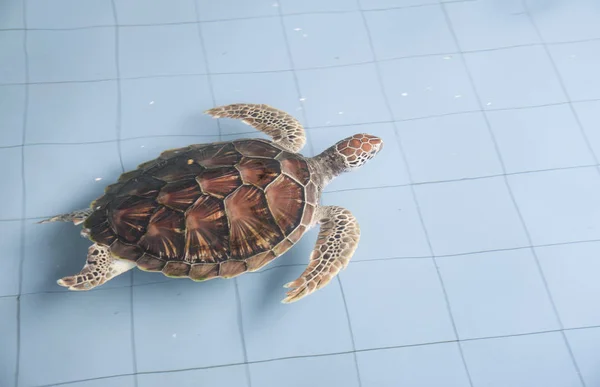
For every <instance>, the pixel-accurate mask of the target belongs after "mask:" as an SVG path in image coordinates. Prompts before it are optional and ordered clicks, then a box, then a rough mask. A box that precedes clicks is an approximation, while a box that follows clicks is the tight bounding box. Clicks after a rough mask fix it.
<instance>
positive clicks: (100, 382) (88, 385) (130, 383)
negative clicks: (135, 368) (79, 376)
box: [68, 375, 136, 387]
mask: <svg viewBox="0 0 600 387" xmlns="http://www.w3.org/2000/svg"><path fill="white" fill-rule="evenodd" d="M68 386H70V387H134V386H136V384H135V376H134V375H129V376H117V377H112V378H101V379H94V380H86V381H83V382H75V383H69V384H68Z"/></svg>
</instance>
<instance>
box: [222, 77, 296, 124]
mask: <svg viewBox="0 0 600 387" xmlns="http://www.w3.org/2000/svg"><path fill="white" fill-rule="evenodd" d="M210 78H211V81H212V85H213V90H214V93H215V104H216V105H217V106H221V105H228V104H231V103H243V102H245V103H265V104H268V105H271V106H273V107H276V108H277V109H281V110H283V111H285V112H287V113H289V114H291V115H293V116H294V117H295V118H296V119H297V120H299V121H300V122H301V123H303V124H305V122H304V114H303V112H302V102H301V101H300V96H299V95H298V89H297V88H296V82H295V80H294V74H293V73H292V72H290V71H285V72H272V73H253V74H227V75H211V76H210ZM220 121H221V129H222V133H223V134H233V133H243V132H248V131H252V130H253V129H252V128H251V127H249V126H248V125H246V124H244V123H243V122H242V121H240V120H220ZM256 132H257V133H258V131H256Z"/></svg>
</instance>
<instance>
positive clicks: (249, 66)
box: [201, 18, 291, 73]
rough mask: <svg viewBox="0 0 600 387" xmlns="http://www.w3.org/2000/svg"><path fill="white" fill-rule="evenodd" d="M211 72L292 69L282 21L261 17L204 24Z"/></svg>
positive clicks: (203, 33)
mask: <svg viewBox="0 0 600 387" xmlns="http://www.w3.org/2000/svg"><path fill="white" fill-rule="evenodd" d="M201 27H202V35H203V38H204V45H205V48H206V55H207V57H208V67H209V70H210V72H211V73H236V72H238V73H244V72H251V71H281V70H289V69H290V68H291V64H290V61H289V58H288V55H286V43H285V38H284V35H283V34H284V32H283V31H282V26H281V22H280V20H279V18H259V19H245V20H230V21H220V22H211V23H204V24H202V25H201Z"/></svg>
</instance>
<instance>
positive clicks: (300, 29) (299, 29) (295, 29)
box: [294, 28, 302, 31]
mask: <svg viewBox="0 0 600 387" xmlns="http://www.w3.org/2000/svg"><path fill="white" fill-rule="evenodd" d="M294 31H302V28H294Z"/></svg>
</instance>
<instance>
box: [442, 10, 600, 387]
mask: <svg viewBox="0 0 600 387" xmlns="http://www.w3.org/2000/svg"><path fill="white" fill-rule="evenodd" d="M522 5H523V7H524V8H525V11H526V12H527V13H528V11H527V7H526V5H525V0H522ZM441 7H442V10H443V12H444V17H445V18H446V22H447V23H448V26H449V27H450V32H451V34H452V37H453V39H454V41H455V42H456V44H459V43H458V37H457V36H456V33H455V31H454V27H453V24H452V20H451V19H450V16H449V15H448V12H447V10H446V7H445V6H444V5H443V4H442V5H441ZM534 27H535V25H534ZM535 28H537V27H535ZM538 33H539V32H538ZM540 38H541V37H540ZM461 61H462V63H463V66H464V68H465V71H466V73H467V77H468V78H469V82H470V84H471V88H472V90H473V93H474V95H475V98H476V100H477V104H478V105H479V107H480V109H482V110H483V103H482V101H481V97H480V95H479V92H478V91H477V87H476V86H475V82H474V79H473V76H472V74H471V69H470V68H469V66H468V64H467V62H466V60H465V58H464V56H462V55H461ZM565 96H567V99H568V95H566V94H565ZM483 117H484V120H485V124H486V127H487V130H488V133H489V134H490V136H491V139H492V142H493V144H494V149H495V151H496V157H498V159H499V161H500V166H501V168H502V173H503V180H504V185H505V187H506V189H507V192H508V194H509V196H510V200H511V202H512V204H513V207H514V209H515V211H516V212H517V215H518V217H519V221H520V223H521V227H523V231H524V233H525V236H526V238H527V241H528V244H529V245H530V246H533V239H532V238H531V234H530V232H529V229H528V227H527V224H526V222H525V218H524V217H523V214H522V213H521V210H520V208H519V205H518V203H517V200H516V197H515V195H514V193H513V191H512V187H511V186H510V182H509V180H508V176H507V173H506V166H505V164H504V159H503V157H502V153H501V152H500V147H499V145H498V142H497V139H496V136H495V134H494V131H493V130H492V126H491V124H490V121H489V118H488V114H487V113H486V112H485V111H484V112H483ZM595 161H596V162H597V160H595ZM529 250H530V251H531V254H532V256H533V258H534V261H535V264H536V268H537V271H538V274H539V276H540V279H541V280H542V283H543V285H544V290H545V293H546V296H547V297H548V300H549V301H550V304H551V306H552V310H553V312H554V313H553V314H554V318H555V320H556V322H557V323H558V326H559V328H560V334H561V335H562V338H563V340H564V342H565V345H566V348H567V350H568V352H569V355H570V358H571V361H572V363H573V366H574V368H575V371H576V373H577V376H578V378H579V381H580V383H581V385H582V386H583V387H586V385H585V381H584V380H583V376H582V375H581V371H580V370H579V367H578V365H577V362H576V361H575V357H574V355H573V352H572V350H571V347H570V345H569V343H568V340H567V337H566V335H565V333H564V325H563V323H562V320H561V318H560V314H559V312H558V308H557V307H556V303H555V302H554V299H553V297H552V293H551V291H550V287H549V285H548V282H547V280H546V277H545V276H544V272H543V270H542V266H541V264H540V260H539V257H538V255H537V251H536V250H535V248H534V247H530V249H529Z"/></svg>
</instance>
